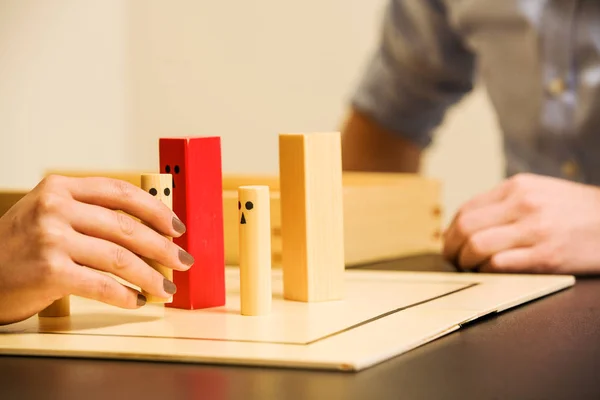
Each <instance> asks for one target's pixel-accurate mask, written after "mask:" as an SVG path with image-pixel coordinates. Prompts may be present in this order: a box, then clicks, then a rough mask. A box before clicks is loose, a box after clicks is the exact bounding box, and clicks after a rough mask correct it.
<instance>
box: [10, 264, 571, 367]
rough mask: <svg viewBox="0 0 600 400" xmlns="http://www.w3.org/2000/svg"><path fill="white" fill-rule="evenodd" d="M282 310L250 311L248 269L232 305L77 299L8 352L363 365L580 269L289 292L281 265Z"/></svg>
mask: <svg viewBox="0 0 600 400" xmlns="http://www.w3.org/2000/svg"><path fill="white" fill-rule="evenodd" d="M272 273H273V281H272V287H273V304H272V312H271V314H269V315H267V316H242V315H240V297H239V274H238V269H237V268H228V269H227V275H226V277H227V304H226V305H225V306H223V307H218V308H212V309H204V310H195V311H187V310H178V309H170V308H164V307H163V306H162V305H156V304H152V305H147V306H145V307H144V308H142V309H140V310H135V311H131V310H122V309H118V308H115V307H110V306H106V305H104V304H102V303H97V302H93V301H89V300H85V299H81V298H73V299H72V305H71V307H72V309H71V316H70V317H63V318H39V317H32V318H30V319H28V320H27V321H23V322H21V323H17V324H13V325H8V326H4V327H0V353H2V354H13V355H31V356H54V357H92V358H101V359H123V360H126V359H127V360H155V361H169V362H188V363H212V364H215V363H216V364H231V365H254V366H267V367H288V368H314V369H326V370H341V371H360V370H363V369H365V368H368V367H370V366H373V365H375V364H377V363H380V362H382V361H384V360H387V359H389V358H391V357H394V356H398V355H401V354H403V353H405V352H408V351H410V350H412V349H414V348H416V347H418V346H421V345H424V344H426V343H428V342H431V341H433V340H435V339H437V338H439V337H442V336H444V335H447V334H450V333H451V332H454V331H456V330H458V329H460V328H461V325H462V324H465V323H467V322H470V321H473V320H475V319H477V318H480V317H482V316H485V315H488V314H490V313H495V312H502V311H505V310H508V309H510V308H511V307H514V306H517V305H520V304H522V303H525V302H527V301H531V300H534V299H537V298H539V297H541V296H545V295H548V294H551V293H554V292H556V291H558V290H561V289H564V288H567V287H569V286H571V285H573V284H574V282H575V279H574V278H573V277H572V276H543V275H531V276H529V275H493V274H490V275H486V274H463V273H433V272H392V271H361V270H352V269H350V270H347V271H346V272H345V281H346V298H345V299H344V300H341V301H332V302H324V303H301V302H293V301H286V300H284V299H283V296H282V280H281V270H273V272H272Z"/></svg>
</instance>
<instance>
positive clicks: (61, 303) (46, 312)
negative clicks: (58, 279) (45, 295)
mask: <svg viewBox="0 0 600 400" xmlns="http://www.w3.org/2000/svg"><path fill="white" fill-rule="evenodd" d="M69 315H71V298H70V296H65V297H63V298H60V299H58V300H56V301H54V302H53V303H52V304H50V305H49V306H48V307H46V308H44V309H43V310H42V311H40V312H39V313H38V316H39V317H42V318H59V317H68V316H69Z"/></svg>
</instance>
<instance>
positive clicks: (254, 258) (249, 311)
mask: <svg viewBox="0 0 600 400" xmlns="http://www.w3.org/2000/svg"><path fill="white" fill-rule="evenodd" d="M238 193H239V195H238V198H239V201H238V210H239V231H240V232H239V236H240V241H239V243H240V245H239V247H240V250H239V252H240V262H239V264H240V265H239V267H240V297H241V313H242V315H268V314H269V313H270V312H271V302H272V301H271V297H272V292H271V218H270V217H271V210H270V205H269V204H270V201H269V187H268V186H240V187H239V189H238Z"/></svg>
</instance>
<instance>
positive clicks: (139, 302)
mask: <svg viewBox="0 0 600 400" xmlns="http://www.w3.org/2000/svg"><path fill="white" fill-rule="evenodd" d="M145 304H146V296H144V295H143V294H141V293H139V294H138V296H137V305H138V307H141V306H143V305H145Z"/></svg>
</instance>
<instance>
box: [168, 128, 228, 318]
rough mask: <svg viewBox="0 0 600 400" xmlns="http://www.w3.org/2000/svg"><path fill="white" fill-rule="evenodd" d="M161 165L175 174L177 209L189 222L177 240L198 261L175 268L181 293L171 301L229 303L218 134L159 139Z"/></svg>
mask: <svg viewBox="0 0 600 400" xmlns="http://www.w3.org/2000/svg"><path fill="white" fill-rule="evenodd" d="M159 153H160V157H159V158H160V171H161V172H162V173H169V174H172V175H173V212H175V214H176V215H177V216H178V217H179V218H180V219H181V220H182V221H183V223H184V224H185V225H186V228H187V230H186V233H184V234H183V235H182V236H181V237H179V238H174V242H175V243H176V244H177V245H179V246H180V247H181V248H183V249H184V250H186V251H187V252H188V253H190V254H191V255H192V256H193V257H194V259H195V262H194V265H193V266H192V267H191V268H190V269H189V270H188V271H173V281H174V283H175V285H177V293H175V295H174V296H173V302H172V303H167V304H166V306H167V307H173V308H182V309H187V310H193V309H201V308H209V307H218V306H223V305H225V248H224V237H223V177H222V170H221V167H222V164H221V139H220V138H219V137H177V138H161V139H160V140H159Z"/></svg>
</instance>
